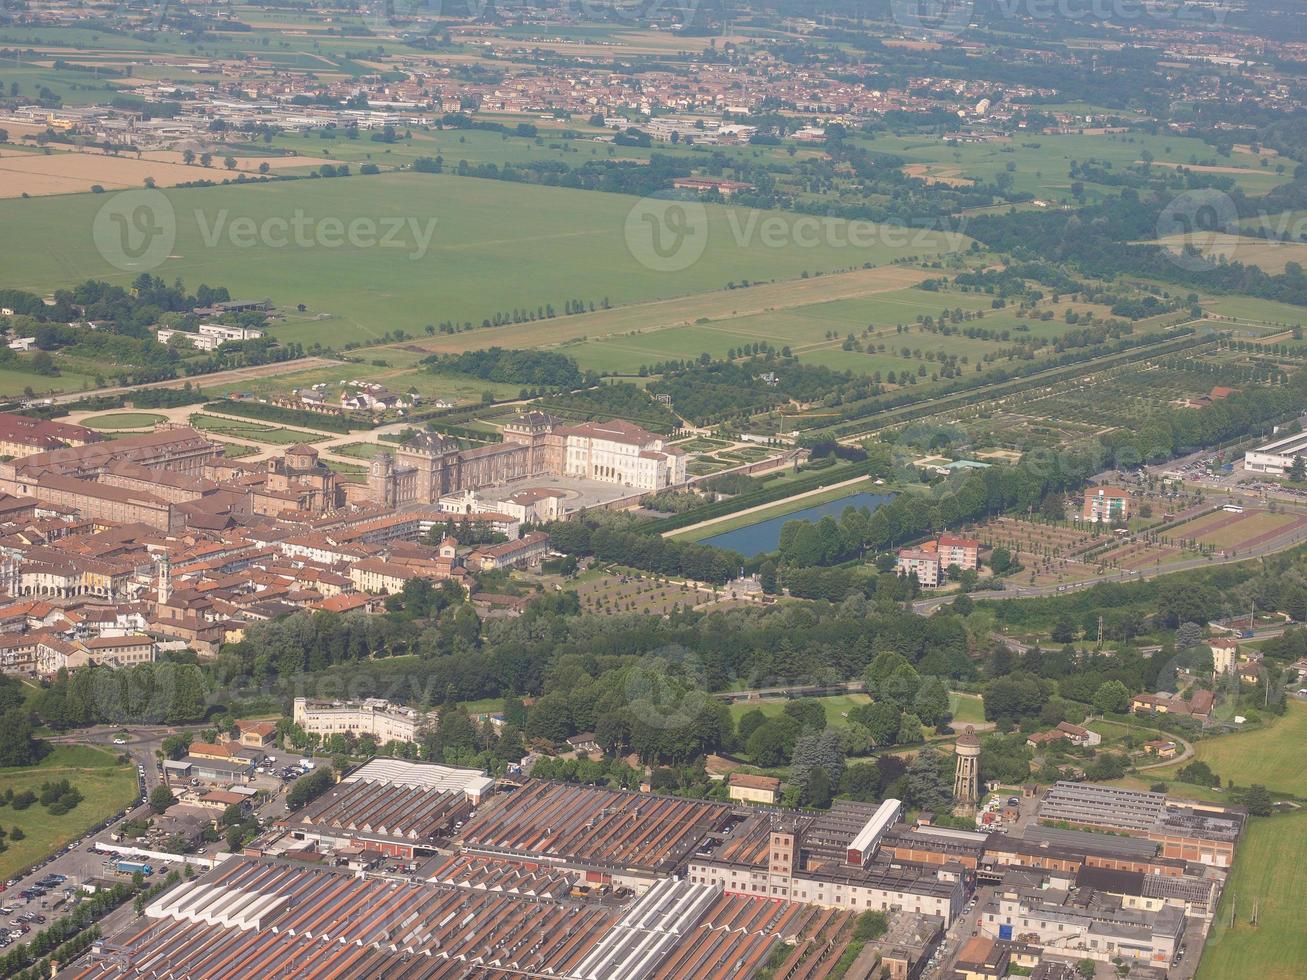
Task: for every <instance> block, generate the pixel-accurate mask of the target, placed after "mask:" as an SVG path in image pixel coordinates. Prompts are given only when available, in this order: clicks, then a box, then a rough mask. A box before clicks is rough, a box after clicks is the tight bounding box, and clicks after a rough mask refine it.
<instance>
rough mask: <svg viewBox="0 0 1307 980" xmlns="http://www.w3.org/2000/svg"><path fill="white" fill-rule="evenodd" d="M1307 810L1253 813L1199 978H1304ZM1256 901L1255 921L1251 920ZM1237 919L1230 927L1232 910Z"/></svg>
mask: <svg viewBox="0 0 1307 980" xmlns="http://www.w3.org/2000/svg"><path fill="white" fill-rule="evenodd" d="M1304 867H1307V812H1303V811H1300V812H1298V813H1293V814H1289V815H1286V816H1276V817H1262V818H1258V817H1254V818H1253V819H1252V822H1251V823H1250V824H1249V827H1248V830H1247V832H1246V833H1245V834H1244V839H1243V841H1242V842H1241V843H1240V845H1239V851H1238V854H1237V855H1236V857H1235V862H1234V870H1233V871H1232V872H1231V873H1230V877H1229V880H1228V881H1227V882H1226V884H1225V892H1224V894H1223V895H1222V896H1221V905H1220V908H1219V910H1218V912H1217V915H1216V921H1215V922H1214V923H1213V925H1212V931H1211V934H1210V935H1209V936H1208V939H1207V945H1206V946H1205V947H1204V949H1203V958H1202V962H1201V963H1200V964H1199V966H1198V974H1197V980H1299V978H1301V977H1303V976H1307V929H1304V928H1303V922H1302V910H1303V908H1304V907H1305V906H1307V874H1304V873H1303V868H1304ZM1254 900H1256V901H1257V917H1258V922H1257V925H1252V924H1251V922H1250V921H1249V920H1250V917H1251V914H1252V910H1253V901H1254ZM1231 909H1233V911H1234V916H1235V922H1234V925H1233V927H1231V926H1230V912H1231Z"/></svg>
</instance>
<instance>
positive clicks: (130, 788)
mask: <svg viewBox="0 0 1307 980" xmlns="http://www.w3.org/2000/svg"><path fill="white" fill-rule="evenodd" d="M60 779H66V780H68V781H69V783H71V784H72V785H73V787H74V788H76V789H78V790H79V791H80V792H81V793H82V796H83V797H84V798H83V800H82V802H81V803H79V804H78V805H77V806H76V807H75V808H73V809H72V810H70V811H69V812H68V813H65V814H63V815H62V816H52V815H51V814H50V812H49V811H48V810H47V808H46V807H44V806H42V805H41V803H39V802H37V803H33V804H32V805H31V806H30V807H28V808H27V809H25V810H16V809H14V808H13V807H12V806H0V825H3V826H4V827H5V829H6V830H9V831H12V830H13V828H15V827H17V828H19V829H20V830H21V831H22V832H23V834H24V838H23V839H22V840H20V841H15V840H13V838H12V836H11V837H10V838H9V839H8V840H7V841H6V843H7V844H8V845H9V846H8V849H7V850H5V852H4V853H3V854H0V879H7V878H12V877H14V876H15V875H16V874H17V873H18V872H19V871H21V870H23V869H24V868H26V867H27V866H28V865H29V864H32V863H33V862H35V861H37V860H38V859H40V858H42V857H44V856H45V855H46V854H49V853H50V852H51V851H54V850H56V849H57V848H60V847H63V846H64V845H65V844H67V843H68V842H69V841H70V840H74V839H75V838H77V837H80V836H81V835H82V834H84V833H85V832H86V831H87V830H89V829H90V828H91V827H93V826H95V825H96V824H97V823H99V822H100V821H101V820H103V819H104V818H105V817H107V816H109V815H110V814H113V813H116V812H117V811H118V810H120V809H122V808H123V807H125V806H127V805H128V804H129V803H131V802H132V801H133V800H135V799H136V771H135V769H134V768H133V767H132V766H130V765H119V763H118V760H117V757H116V756H115V755H114V754H113V753H111V752H108V751H106V750H104V749H96V748H90V747H88V746H71V745H61V746H57V747H56V748H54V749H53V750H52V751H51V752H50V754H49V755H47V756H46V757H45V758H44V759H42V760H41V762H40V764H39V765H36V766H32V767H30V768H17V769H0V785H3V786H4V787H5V788H6V789H12V790H13V791H14V792H15V793H21V792H23V791H24V790H29V789H30V790H31V791H32V792H34V793H36V794H38V795H39V794H40V792H41V784H42V783H45V782H53V781H57V780H60Z"/></svg>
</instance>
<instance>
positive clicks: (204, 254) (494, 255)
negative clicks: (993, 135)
mask: <svg viewBox="0 0 1307 980" xmlns="http://www.w3.org/2000/svg"><path fill="white" fill-rule="evenodd" d="M159 193H160V196H157V197H153V198H151V200H152V201H153V202H154V203H153V204H151V205H150V207H151V208H153V209H154V210H152V211H151V212H150V213H151V215H152V216H153V217H154V218H156V219H157V221H156V222H155V223H154V225H152V226H157V227H160V228H164V229H165V231H164V236H165V237H163V238H159V239H157V240H158V241H159V242H161V243H164V244H166V243H167V238H166V234H167V231H166V229H168V228H172V227H175V229H176V235H175V241H174V242H173V243H172V245H171V248H170V250H168V251H167V252H166V253H162V254H163V258H162V259H161V261H160V264H157V265H155V264H153V262H150V263H146V264H150V266H151V268H150V269H149V271H151V272H152V273H153V274H154V275H158V276H161V277H163V278H165V279H167V280H169V281H171V280H172V279H174V278H178V277H180V278H181V279H182V280H183V281H184V282H185V283H186V284H187V285H188V286H192V287H194V286H196V285H198V284H200V283H205V282H207V283H210V284H221V285H224V286H226V287H228V288H229V289H230V290H231V292H232V294H233V295H246V296H259V297H263V296H266V297H269V298H271V299H272V300H273V301H274V302H275V303H276V304H277V305H278V306H282V307H291V308H293V307H295V306H296V304H299V303H303V304H305V305H306V306H307V307H308V311H309V313H310V314H318V313H328V314H332V315H333V316H332V317H331V318H329V319H326V320H323V321H321V322H316V321H313V320H300V321H293V322H287V323H285V324H283V325H280V326H277V327H274V333H275V334H276V335H277V336H279V337H280V338H282V339H285V340H295V341H300V342H303V343H305V344H312V343H314V342H319V343H322V344H324V345H333V346H334V345H339V344H342V343H344V342H346V341H349V340H367V339H369V338H376V337H379V336H380V335H381V334H383V333H386V332H389V331H393V330H394V329H396V328H400V329H403V330H405V331H406V332H408V333H410V334H420V332H421V331H422V329H423V327H424V326H425V325H426V324H431V323H435V324H438V323H440V322H443V321H445V320H453V321H458V322H462V321H469V322H472V323H474V324H478V325H479V324H480V323H481V322H482V321H483V320H484V319H486V318H488V317H493V316H494V315H495V314H497V313H500V314H511V313H512V311H513V310H514V309H529V310H536V309H538V308H539V307H541V306H544V305H545V304H550V305H552V306H553V307H554V308H555V310H557V311H559V312H560V313H561V311H562V308H563V307H564V305H565V304H566V303H567V302H568V301H569V300H582V301H584V302H586V303H587V304H588V303H591V302H593V303H595V304H596V306H599V305H600V304H601V303H602V302H603V300H604V299H605V298H607V299H608V300H609V302H611V303H612V304H614V305H619V304H625V303H632V302H641V301H648V300H654V299H659V298H665V297H673V296H684V295H687V294H694V293H702V292H705V291H713V290H722V289H724V288H725V287H726V285H727V284H728V283H730V282H740V281H742V280H745V279H748V280H751V281H766V280H772V279H777V280H788V279H798V278H799V277H800V276H801V275H802V274H803V273H805V272H808V273H815V272H818V271H824V272H833V271H836V270H842V269H850V268H861V267H862V266H863V265H864V264H866V263H871V264H872V265H881V264H884V263H887V262H890V261H891V260H893V259H895V258H897V257H902V256H905V255H918V256H929V255H931V254H937V253H939V252H940V251H942V250H944V249H946V248H949V247H951V246H953V245H954V244H955V240H953V239H950V238H948V237H946V236H943V235H938V234H935V233H927V232H922V233H916V232H913V233H907V232H902V231H901V233H900V238H898V239H895V240H893V241H886V240H882V238H881V237H878V238H877V241H876V242H875V243H874V244H871V245H869V246H867V247H853V246H850V245H848V244H847V241H846V240H840V239H838V238H837V237H835V236H834V235H832V236H831V237H829V238H828V237H827V236H826V235H824V234H823V235H820V236H819V237H818V239H817V240H816V242H815V244H813V245H812V247H807V241H806V240H803V239H796V238H795V237H794V236H793V235H791V234H790V233H789V231H788V230H789V229H791V228H793V223H794V222H796V221H798V220H800V219H801V216H798V215H794V214H785V213H780V212H777V213H776V214H774V215H770V216H764V217H770V219H771V220H772V222H773V224H774V225H775V223H779V227H780V229H781V230H782V233H781V234H779V235H778V236H773V237H765V236H764V235H763V234H762V232H761V230H760V225H759V222H758V218H759V215H758V214H757V213H753V214H749V213H747V212H742V211H741V209H730V208H726V207H719V206H709V208H708V210H707V214H708V221H707V224H706V226H699V225H698V224H695V225H693V226H692V227H691V228H690V230H689V231H688V232H686V233H685V234H684V235H683V236H681V237H679V238H676V239H675V240H673V239H672V238H671V237H665V238H663V239H662V244H663V245H664V246H665V247H666V248H671V247H672V246H674V245H675V244H676V243H677V242H678V241H679V242H681V243H685V242H689V243H690V245H689V246H688V249H689V251H686V252H684V253H682V252H675V253H674V254H676V255H677V256H680V255H682V254H685V255H692V253H693V249H694V246H696V245H697V244H698V243H700V242H702V243H703V246H702V247H703V252H702V255H701V256H700V257H699V258H698V259H697V260H696V261H693V262H692V263H691V264H690V265H689V266H688V268H683V269H675V270H670V271H669V270H665V269H660V268H656V267H651V266H654V265H656V263H655V262H654V261H653V260H652V259H650V258H649V256H651V255H653V252H652V244H651V243H652V239H651V235H652V231H651V230H650V229H651V228H655V227H656V224H657V222H656V221H655V222H648V221H645V220H643V219H642V218H640V217H639V215H637V216H636V217H635V218H634V219H632V224H631V228H632V229H633V230H631V231H630V233H629V236H628V216H629V215H630V214H631V212H632V209H633V207H634V206H635V205H636V204H637V199H635V198H633V197H627V196H621V195H614V194H603V193H598V192H589V191H574V190H565V189H558V188H548V187H539V186H530V185H523V184H515V183H509V182H502V181H489V180H477V179H473V178H465V177H453V176H448V175H432V174H415V173H395V174H383V175H379V176H371V177H365V176H355V177H344V178H335V179H331V180H322V179H319V180H295V181H283V182H272V183H264V184H255V185H246V186H237V185H232V186H227V187H211V188H190V189H172V190H168V191H163V192H159ZM116 196H117V195H93V194H86V195H68V196H61V197H49V198H32V199H29V200H23V199H17V200H5V201H0V225H4V226H6V227H9V226H19V225H21V226H22V227H24V228H26V229H28V232H27V233H26V234H24V235H23V236H21V239H20V238H18V237H17V236H9V237H7V238H5V239H4V242H3V243H0V268H3V269H4V270H5V273H4V276H5V282H4V284H5V285H6V286H12V287H17V288H25V289H29V290H32V291H35V292H39V293H45V292H48V291H50V290H53V289H57V288H66V287H67V286H69V285H70V284H71V283H75V282H78V281H80V280H83V279H87V278H92V277H94V278H99V279H105V280H108V281H110V282H115V283H119V284H123V285H126V284H127V283H129V282H130V281H131V280H132V279H134V278H135V277H136V276H137V275H138V274H139V273H140V272H142V271H146V269H145V268H144V266H143V265H140V266H138V265H132V264H131V263H130V260H128V259H127V258H125V255H124V253H123V252H121V251H114V249H115V247H116V246H115V242H116V239H113V238H112V236H110V237H108V238H106V237H105V235H104V234H103V233H102V234H101V236H100V243H101V247H103V248H104V249H105V250H106V252H108V253H110V254H112V255H114V256H115V257H116V258H118V259H119V260H120V261H121V262H122V263H123V264H126V265H128V268H127V269H126V270H124V269H119V268H115V267H114V266H113V265H111V264H110V263H109V262H108V261H106V259H105V258H104V257H103V256H102V255H101V254H100V252H99V251H98V250H97V246H96V240H95V239H94V238H93V235H92V227H93V224H94V220H95V217H96V214H97V212H98V211H99V210H100V209H101V208H102V207H105V206H109V205H111V203H112V201H113V200H114V198H115V197H116ZM165 199H166V201H167V202H168V203H167V204H166V205H164V204H163V203H162V202H163V201H164V200H165ZM297 215H298V216H302V218H303V219H304V220H306V221H308V222H310V226H309V227H311V229H312V231H310V232H308V233H305V234H303V235H300V236H299V240H300V241H307V242H309V243H310V245H308V246H301V245H294V244H291V245H282V246H278V245H277V244H276V243H277V242H279V241H284V239H283V238H281V237H279V235H278V234H276V233H274V234H273V235H272V236H271V237H267V236H264V235H263V233H262V232H260V231H257V229H259V228H262V227H264V223H265V222H266V221H268V220H269V219H281V220H284V221H291V220H292V219H296V220H298V219H297ZM655 217H656V216H655ZM240 219H247V222H246V223H242V224H240V225H236V226H233V223H234V222H239V221H240ZM809 220H811V219H809ZM356 221H362V222H372V223H373V224H372V225H371V227H372V228H373V229H374V235H375V238H376V240H377V241H378V242H379V241H380V240H381V229H382V227H383V223H385V222H396V221H397V222H399V225H398V226H392V225H385V227H386V228H387V229H393V228H398V230H397V231H396V232H395V235H394V237H393V239H392V240H391V244H390V245H388V246H386V247H382V246H381V245H380V244H376V245H372V246H367V245H365V244H360V243H365V242H366V241H367V239H366V238H365V237H362V238H361V237H359V236H358V235H355V236H354V243H355V244H348V242H349V240H350V239H349V236H348V235H344V236H342V234H341V232H340V231H339V227H340V225H341V224H343V225H345V226H350V225H351V224H352V223H354V222H356ZM102 224H103V223H102ZM836 225H837V226H838V223H836ZM251 226H252V227H254V228H255V229H256V232H255V233H254V234H253V236H252V238H251V239H248V240H247V239H246V238H245V237H243V236H242V235H241V234H238V233H237V232H236V230H235V229H236V228H239V227H244V228H245V229H246V232H248V231H249V228H250V227H251ZM671 234H672V232H670V231H668V232H667V235H668V236H670V235H671ZM641 235H643V236H644V237H643V238H641ZM695 236H698V237H695ZM628 237H629V238H630V241H631V242H632V243H633V245H632V248H628V244H627V242H628ZM778 240H779V241H780V242H781V245H780V247H770V246H771V244H772V243H773V242H775V241H778ZM250 241H252V242H253V244H250ZM292 241H294V239H292ZM963 244H965V243H963ZM633 252H634V254H633ZM636 254H638V255H640V256H641V258H642V259H643V261H641V260H637V258H636V257H635V255H636ZM505 269H511V270H512V275H511V276H505V274H504V270H505ZM494 337H495V335H494V331H493V330H487V331H484V332H480V331H478V332H477V339H478V342H479V345H488V344H491V343H494V342H495V339H494Z"/></svg>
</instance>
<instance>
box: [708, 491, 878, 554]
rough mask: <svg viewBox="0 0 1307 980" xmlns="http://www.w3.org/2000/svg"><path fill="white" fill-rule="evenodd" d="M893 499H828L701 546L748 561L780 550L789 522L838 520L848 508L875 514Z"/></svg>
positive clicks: (868, 495) (856, 495)
mask: <svg viewBox="0 0 1307 980" xmlns="http://www.w3.org/2000/svg"><path fill="white" fill-rule="evenodd" d="M893 499H894V495H893V494H891V493H852V494H849V496H847V497H840V498H839V499H838V500H828V501H826V502H825V503H823V504H814V505H813V506H812V507H806V508H804V509H803V510H796V511H795V512H794V513H792V514H785V515H783V516H781V517H773V518H771V519H770V520H765V521H759V522H758V523H757V524H749V525H747V526H745V527H737V528H736V529H735V530H734V531H724V532H722V533H721V534H714V535H713V536H712V537H710V538H703V539H702V540H700V542H699V543H700V544H710V545H712V546H713V547H715V548H726V549H728V550H730V551H738V552H739V553H740V554H742V555H744V557H745V558H752V557H753V556H754V555H761V554H764V553H765V552H768V551H775V550H776V549H777V548H779V547H780V544H781V528H783V527H784V526H785V525H786V524H787V523H788V522H789V521H819V520H821V519H822V518H823V517H825V516H826V515H827V514H829V515H830V516H832V517H834V518H836V519H837V520H838V519H839V516H840V514H842V513H844V508H845V507H865V508H867V510H869V511H875V510H876V508H878V507H881V506H883V505H884V504H887V503H889V502H890V501H891V500H893Z"/></svg>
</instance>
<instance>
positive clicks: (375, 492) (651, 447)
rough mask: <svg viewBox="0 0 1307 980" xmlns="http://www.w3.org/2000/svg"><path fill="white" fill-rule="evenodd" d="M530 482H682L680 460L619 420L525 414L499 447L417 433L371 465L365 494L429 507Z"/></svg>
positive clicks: (650, 485) (639, 486)
mask: <svg viewBox="0 0 1307 980" xmlns="http://www.w3.org/2000/svg"><path fill="white" fill-rule="evenodd" d="M537 476H563V477H572V478H575V479H584V480H595V481H598V482H600V483H613V484H617V485H620V486H626V487H631V488H632V489H633V490H637V491H647V492H650V493H652V492H655V491H658V490H662V489H665V488H666V487H670V486H675V485H676V484H679V483H684V482H685V457H684V456H683V455H682V454H681V452H680V450H678V449H676V448H675V447H673V446H669V445H668V444H667V443H666V441H665V440H664V439H663V437H662V436H659V435H655V434H654V433H652V432H648V431H646V430H644V429H642V428H641V427H640V426H638V425H633V424H632V423H630V422H623V421H620V420H616V419H614V420H610V421H608V422H584V423H582V424H580V425H575V426H566V425H563V424H561V423H560V422H559V421H558V420H557V419H555V418H553V417H552V416H550V415H547V414H546V413H544V412H534V411H533V412H527V413H525V414H522V415H519V416H518V417H517V418H515V419H514V420H513V421H511V422H509V423H508V424H507V425H505V426H504V441H503V442H502V443H499V444H498V445H492V446H482V447H479V448H477V449H461V448H460V447H459V444H458V441H457V440H455V439H451V438H449V437H447V436H443V435H440V434H439V433H435V432H424V433H422V434H420V435H419V436H418V437H417V438H416V439H415V440H413V441H412V442H410V443H408V444H407V445H404V446H401V447H398V448H397V449H396V450H395V452H394V453H393V454H392V453H381V454H379V455H377V456H376V457H374V458H373V460H372V465H371V467H370V469H369V472H368V495H369V498H370V499H371V500H372V501H373V502H375V503H379V504H382V505H383V506H387V507H400V506H403V505H405V504H436V503H439V501H440V499H441V498H442V497H446V496H449V495H451V494H460V493H467V492H469V491H475V490H479V489H481V488H483V487H490V486H496V485H500V484H504V483H510V482H513V481H516V480H525V479H530V478H532V477H537Z"/></svg>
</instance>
